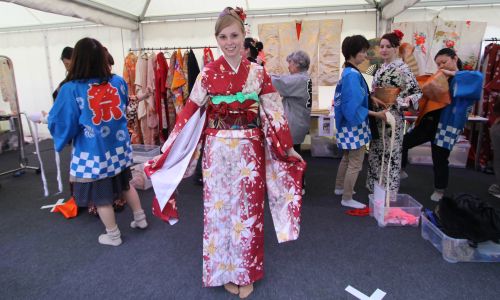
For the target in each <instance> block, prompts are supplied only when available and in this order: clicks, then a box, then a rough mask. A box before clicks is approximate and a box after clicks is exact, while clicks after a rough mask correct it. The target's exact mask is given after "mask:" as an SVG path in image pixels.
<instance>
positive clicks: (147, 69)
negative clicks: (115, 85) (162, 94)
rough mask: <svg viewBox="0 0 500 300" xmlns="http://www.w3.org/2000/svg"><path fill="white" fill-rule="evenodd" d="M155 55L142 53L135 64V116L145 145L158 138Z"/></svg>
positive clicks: (151, 143)
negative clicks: (136, 105)
mask: <svg viewBox="0 0 500 300" xmlns="http://www.w3.org/2000/svg"><path fill="white" fill-rule="evenodd" d="M155 61H156V57H155V56H154V55H150V56H148V55H147V54H142V55H141V57H140V58H139V60H138V61H137V66H136V82H135V85H136V93H137V100H138V101H139V105H138V107H137V117H138V119H139V123H140V126H141V132H142V136H143V140H144V144H146V145H156V139H157V138H158V115H157V114H156V109H155V106H156V105H155V99H154V92H155V81H154V76H155V70H154V69H155V64H156V62H155Z"/></svg>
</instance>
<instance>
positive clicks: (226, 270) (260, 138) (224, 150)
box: [145, 57, 305, 286]
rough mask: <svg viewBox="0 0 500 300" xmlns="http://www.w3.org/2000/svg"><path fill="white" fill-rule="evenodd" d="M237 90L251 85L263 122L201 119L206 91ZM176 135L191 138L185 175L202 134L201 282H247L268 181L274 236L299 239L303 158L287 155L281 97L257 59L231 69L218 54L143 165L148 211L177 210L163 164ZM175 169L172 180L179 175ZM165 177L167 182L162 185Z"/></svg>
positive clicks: (255, 264) (254, 273)
mask: <svg viewBox="0 0 500 300" xmlns="http://www.w3.org/2000/svg"><path fill="white" fill-rule="evenodd" d="M238 92H242V93H243V94H250V93H253V92H255V93H256V94H257V95H258V97H259V101H258V102H259V114H258V115H255V117H256V118H260V123H259V122H258V124H261V127H260V128H248V129H242V130H219V129H217V128H206V124H202V123H204V122H205V117H204V113H205V112H206V110H205V107H206V106H207V104H208V103H209V102H211V97H212V96H216V95H234V94H236V93H238ZM207 118H211V117H210V116H209V117H207ZM193 124H195V125H196V126H199V125H202V126H203V127H204V128H205V129H204V135H205V136H204V137H203V136H202V134H201V133H200V132H199V131H197V130H196V129H193V128H195V127H194V126H192V125H193ZM186 131H187V132H186ZM191 131H192V132H191ZM182 135H184V136H185V137H189V138H192V140H191V143H190V144H189V148H190V149H191V150H190V151H185V152H183V153H184V154H183V155H182V157H181V158H180V160H183V162H181V164H183V170H185V173H184V176H187V175H189V174H190V173H191V172H192V170H193V166H194V165H196V160H197V158H198V154H197V151H195V149H194V148H195V147H199V143H198V142H199V141H198V140H197V139H198V137H199V138H200V139H203V138H204V140H205V141H204V149H203V151H204V152H203V153H204V154H203V162H202V166H203V183H204V189H203V199H204V233H203V285H204V286H220V285H223V284H226V283H228V282H233V283H235V284H237V285H248V284H250V283H253V282H255V281H256V280H259V279H260V278H262V276H263V275H264V273H263V255H264V245H263V243H264V234H263V224H264V222H263V220H264V198H265V191H266V188H267V191H268V198H269V201H270V208H271V214H272V216H273V221H274V225H275V231H276V233H277V237H278V241H279V242H283V241H288V240H294V239H297V238H298V234H299V228H300V227H299V224H300V206H301V200H302V182H301V180H302V175H303V171H304V169H305V164H304V163H301V162H297V161H295V159H294V158H288V157H286V154H285V152H286V151H285V150H286V149H289V148H291V147H292V145H293V143H292V139H291V136H290V131H289V128H288V124H287V121H286V119H285V118H284V112H283V105H282V103H281V98H280V96H279V94H278V93H277V92H276V91H275V90H274V88H273V86H272V84H271V79H270V77H269V76H268V74H267V73H266V72H265V70H264V69H263V67H261V66H259V65H257V64H253V63H250V62H249V61H247V60H242V61H241V64H240V66H239V69H238V70H237V72H234V71H233V70H232V68H231V66H230V65H229V64H228V63H227V61H226V60H225V59H224V58H223V57H221V58H219V59H218V60H217V61H215V62H213V63H210V64H208V65H207V66H206V67H205V68H204V70H203V71H202V73H201V74H200V75H199V76H198V78H197V80H196V83H195V85H194V87H193V90H192V91H191V95H190V98H189V100H188V101H187V103H186V106H185V108H184V109H183V110H182V111H181V112H180V114H179V116H178V122H177V123H176V126H175V128H174V130H173V132H172V133H171V135H170V136H169V138H168V140H167V142H166V143H165V145H164V146H163V151H164V154H163V155H162V157H161V159H160V160H159V161H158V162H157V163H156V164H153V165H147V166H146V168H145V170H146V172H147V173H148V174H149V175H150V176H151V178H152V181H153V187H154V188H155V193H156V196H157V200H155V201H154V203H153V207H154V214H155V215H156V216H159V217H161V218H162V219H163V220H165V221H172V219H177V218H178V216H177V212H176V202H175V199H174V198H173V197H172V196H173V189H175V187H176V186H177V184H178V182H172V181H173V180H174V179H172V177H171V176H169V175H170V173H168V170H167V169H168V168H169V167H172V170H173V169H175V166H174V165H173V164H174V163H176V162H178V161H179V160H177V158H174V159H172V157H171V156H174V155H175V150H172V149H174V148H175V147H176V143H180V142H182V140H183V138H181V136H182ZM193 136H194V137H193ZM194 142H197V144H198V146H196V145H195V143H194ZM180 148H182V149H185V148H187V147H184V146H182V147H180V146H179V149H180ZM171 151H172V152H171ZM170 153H172V154H170ZM169 156H170V157H169ZM172 161H175V162H174V163H172ZM165 170H167V171H165ZM172 175H173V176H175V175H174V174H172ZM178 177H179V176H178ZM178 177H177V178H176V180H179V181H180V179H179V178H178ZM167 185H170V186H172V188H171V189H170V188H169V189H170V190H169V192H168V193H163V190H164V189H165V188H164V186H167ZM166 197H168V198H166Z"/></svg>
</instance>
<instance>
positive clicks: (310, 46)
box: [259, 20, 342, 109]
mask: <svg viewBox="0 0 500 300" xmlns="http://www.w3.org/2000/svg"><path fill="white" fill-rule="evenodd" d="M341 31H342V20H318V21H315V20H312V21H302V22H301V23H300V27H297V23H296V22H286V23H274V24H260V25H259V38H260V40H261V41H262V43H263V44H264V47H265V49H266V51H265V52H266V70H267V71H269V73H273V74H286V73H288V68H287V66H288V63H287V62H286V57H287V56H288V55H289V54H290V53H292V52H294V51H297V50H302V51H304V52H306V53H307V54H308V55H309V57H310V59H311V64H310V67H309V73H310V76H311V80H312V83H313V89H312V95H313V96H312V99H313V100H312V109H317V108H318V90H319V86H333V85H335V84H336V83H337V81H338V78H339V65H340V44H341V40H340V34H341Z"/></svg>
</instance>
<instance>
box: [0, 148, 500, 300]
mask: <svg viewBox="0 0 500 300" xmlns="http://www.w3.org/2000/svg"><path fill="white" fill-rule="evenodd" d="M42 149H43V156H44V161H45V162H46V168H47V178H48V179H49V181H50V184H49V188H50V190H51V192H55V191H56V183H55V164H54V163H53V152H52V150H51V144H50V141H45V142H44V143H43V144H42ZM28 150H29V152H30V151H31V150H32V147H31V146H29V147H28ZM305 157H306V159H307V161H308V163H309V168H308V170H307V182H308V192H307V195H306V196H305V198H304V202H303V203H304V205H303V211H302V216H303V219H302V229H301V235H300V238H299V239H298V240H297V241H295V242H290V243H285V244H278V243H277V241H276V237H275V235H274V231H273V229H272V221H271V219H270V215H269V211H268V210H267V211H266V219H265V221H266V224H265V227H266V230H265V232H266V233H265V247H266V248H265V277H264V279H263V280H261V281H259V282H257V283H256V285H255V292H254V293H253V294H252V295H251V297H250V299H356V298H355V297H353V296H352V295H350V294H348V293H347V292H345V291H344V289H345V288H346V287H347V286H348V285H351V286H353V287H355V288H356V289H358V290H360V291H361V292H363V293H364V294H367V295H371V294H372V293H373V292H374V291H375V290H376V289H377V288H378V289H381V290H382V291H384V292H386V293H387V295H386V297H385V298H384V299H498V298H499V297H500V296H499V295H500V285H499V284H498V278H499V274H500V264H495V263H456V264H450V263H448V262H446V261H444V260H443V259H442V257H441V255H440V253H439V252H438V251H437V250H436V249H435V248H433V246H432V245H431V244H430V243H429V242H428V241H425V240H423V239H422V238H421V236H420V229H419V228H412V227H391V228H379V227H378V226H377V224H376V222H375V220H374V219H372V218H370V217H352V216H348V215H346V214H345V210H346V209H344V208H343V207H341V205H340V197H339V196H333V182H334V180H335V174H336V170H337V166H338V163H339V160H336V159H328V158H313V157H310V156H309V155H308V154H307V153H306V155H305ZM68 158H69V149H66V150H65V151H64V152H63V155H62V161H63V162H65V163H63V170H67V167H68V164H67V162H68ZM29 159H30V162H31V163H32V164H36V159H35V157H34V156H33V155H30V156H29ZM16 164H17V153H15V152H7V153H3V154H0V172H2V171H5V170H8V169H12V168H14V167H15V166H16ZM408 173H409V175H410V178H409V179H407V180H405V181H403V182H402V186H401V192H402V193H407V194H410V195H412V196H413V197H414V198H415V199H417V200H418V201H419V202H420V203H422V204H423V205H424V206H425V207H429V208H432V207H434V205H435V203H434V202H432V201H430V200H429V196H430V194H431V193H432V182H433V181H432V180H433V175H432V169H431V168H430V167H426V166H410V167H409V168H408ZM63 174H64V180H65V182H66V181H67V177H68V176H67V172H66V171H63ZM365 174H366V166H365V169H364V170H363V171H362V173H361V175H360V178H359V179H358V184H357V186H356V191H357V194H356V195H355V196H356V198H357V199H358V200H360V201H362V202H365V203H366V202H367V191H366V189H365V188H364V181H365ZM493 180H494V176H492V175H487V174H483V173H480V172H476V171H473V170H471V169H451V176H450V188H449V192H450V193H458V192H469V193H473V194H476V195H478V196H479V197H481V198H483V199H486V200H488V201H490V202H491V203H492V204H493V205H495V206H497V207H500V206H499V205H498V204H499V203H500V199H496V198H494V197H492V196H490V195H489V194H488V193H487V188H488V186H489V184H491V183H492V182H493ZM0 185H2V187H1V188H0V257H1V259H0V298H1V299H70V298H76V299H237V297H236V296H232V295H229V294H228V293H226V292H225V291H224V290H223V289H222V288H203V287H202V286H201V270H202V257H201V256H202V239H201V236H202V218H203V215H202V200H201V187H200V186H196V185H194V184H193V183H192V180H190V179H186V180H185V181H184V182H183V183H182V184H181V186H180V196H179V199H178V206H179V211H180V218H181V219H180V222H179V223H178V224H176V225H174V226H170V225H168V224H165V223H163V222H162V221H160V220H158V219H154V218H153V217H152V216H151V213H150V211H151V197H152V195H153V192H152V190H149V191H141V192H140V196H141V199H142V202H143V205H144V207H145V209H146V212H147V214H148V217H149V219H148V221H149V224H150V226H149V228H148V229H146V230H144V231H139V230H134V229H131V228H130V227H129V226H128V224H129V222H130V221H131V219H132V216H131V212H130V210H129V209H128V208H127V209H126V210H125V211H123V212H121V213H119V214H117V220H118V224H119V226H120V229H121V231H122V236H123V241H124V243H123V244H122V245H121V246H119V247H108V246H101V245H99V244H98V243H97V236H98V235H99V234H100V233H102V232H103V225H102V224H101V222H100V221H99V220H98V219H97V218H96V217H93V216H90V215H88V214H87V213H85V212H84V213H81V214H80V215H79V216H78V217H76V218H74V219H71V220H66V219H64V218H63V217H62V215H60V214H53V213H50V212H49V211H48V210H41V209H40V207H41V206H42V205H46V204H51V203H54V202H56V201H57V199H59V198H62V197H65V198H67V196H68V187H67V185H65V192H64V193H63V195H51V196H50V197H48V198H44V197H43V190H42V185H41V180H40V176H39V175H37V174H35V172H33V171H30V170H27V171H26V173H25V174H24V175H22V176H19V177H13V176H11V175H6V176H2V177H0ZM266 209H267V208H266Z"/></svg>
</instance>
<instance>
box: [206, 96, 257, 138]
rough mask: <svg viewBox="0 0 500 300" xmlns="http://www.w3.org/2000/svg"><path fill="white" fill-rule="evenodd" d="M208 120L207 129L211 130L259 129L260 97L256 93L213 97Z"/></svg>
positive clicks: (208, 109)
mask: <svg viewBox="0 0 500 300" xmlns="http://www.w3.org/2000/svg"><path fill="white" fill-rule="evenodd" d="M207 118H208V123H207V127H208V128H211V129H219V130H243V129H252V128H259V127H260V118H259V96H258V95H257V93H256V92H252V93H248V94H244V93H241V92H240V93H236V94H235V95H226V96H222V95H220V96H213V97H212V98H211V99H210V100H209V101H208V106H207Z"/></svg>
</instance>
